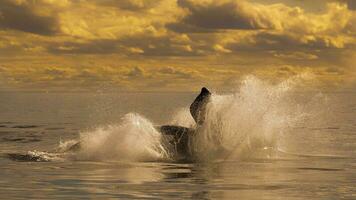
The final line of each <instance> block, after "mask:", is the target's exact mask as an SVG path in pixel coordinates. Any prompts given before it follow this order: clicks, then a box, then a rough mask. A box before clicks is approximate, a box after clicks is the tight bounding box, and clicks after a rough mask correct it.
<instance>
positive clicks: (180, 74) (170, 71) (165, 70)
mask: <svg viewBox="0 0 356 200" xmlns="http://www.w3.org/2000/svg"><path fill="white" fill-rule="evenodd" d="M157 72H158V73H159V74H160V75H164V76H170V77H172V78H180V79H191V78H193V75H192V74H191V73H189V72H185V71H183V70H180V69H177V68H174V67H162V68H160V69H159V70H158V71H157Z"/></svg>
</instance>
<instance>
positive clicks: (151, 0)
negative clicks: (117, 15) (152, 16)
mask: <svg viewBox="0 0 356 200" xmlns="http://www.w3.org/2000/svg"><path fill="white" fill-rule="evenodd" d="M158 3H160V0H100V1H97V4H98V5H104V6H113V7H118V8H121V9H125V10H133V11H135V10H143V9H149V8H152V7H155V6H156V5H157V4H158Z"/></svg>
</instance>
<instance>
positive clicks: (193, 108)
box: [190, 87, 211, 124]
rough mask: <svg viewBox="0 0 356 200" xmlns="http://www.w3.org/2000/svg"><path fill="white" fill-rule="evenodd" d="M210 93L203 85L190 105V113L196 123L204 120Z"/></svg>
mask: <svg viewBox="0 0 356 200" xmlns="http://www.w3.org/2000/svg"><path fill="white" fill-rule="evenodd" d="M210 96H211V93H210V92H209V90H208V89H206V88H205V87H203V88H202V89H201V92H200V94H199V95H198V96H197V97H196V98H195V100H194V102H193V103H192V104H191V105H190V114H191V115H192V117H193V119H194V121H195V122H196V123H197V124H202V123H203V122H204V120H205V107H206V104H207V103H208V102H209V99H210Z"/></svg>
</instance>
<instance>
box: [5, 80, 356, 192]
mask: <svg viewBox="0 0 356 200" xmlns="http://www.w3.org/2000/svg"><path fill="white" fill-rule="evenodd" d="M296 84H298V83H296V82H294V81H290V80H288V81H286V82H282V83H279V84H269V83H266V82H263V81H260V80H258V79H256V78H253V77H249V78H247V79H246V81H245V82H244V83H243V84H242V85H241V86H239V87H236V92H235V93H225V94H218V93H215V94H214V95H213V98H212V101H211V102H210V103H209V107H208V112H207V119H206V120H207V121H206V123H205V124H204V125H203V126H202V127H199V128H198V129H197V137H196V140H195V141H193V142H192V143H191V147H192V149H193V150H194V152H195V155H196V158H197V161H196V162H191V163H184V162H176V161H174V160H172V158H171V157H170V155H169V154H167V151H166V149H165V147H164V146H162V145H161V143H160V135H159V133H157V132H156V130H155V129H154V127H155V126H156V125H160V124H177V125H184V126H186V127H194V126H195V125H194V122H193V120H192V118H191V117H190V115H189V112H188V109H187V108H188V106H189V105H190V103H191V102H192V101H193V100H194V98H195V96H196V95H197V94H194V93H100V92H97V93H16V92H2V93H0V144H1V145H0V154H1V156H0V177H1V179H0V194H1V195H0V196H1V198H4V199H9V198H11V199H28V198H32V199H58V198H61V199H74V198H75V199H88V198H90V199H96V198H120V199H129V198H133V199H157V198H160V199H237V198H239V199H356V187H355V185H356V117H355V116H356V93H340V92H339V93H338V92H329V93H319V92H300V91H297V90H295V89H294V88H295V85H296ZM77 140H80V141H82V143H83V148H82V149H81V150H80V151H79V152H76V153H63V152H62V151H60V150H61V149H65V148H66V145H69V144H70V143H71V141H77ZM9 154H10V155H11V154H13V155H29V156H32V157H31V158H35V159H34V160H30V159H28V157H27V158H23V157H16V158H17V159H10V158H9Z"/></svg>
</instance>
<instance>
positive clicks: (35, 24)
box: [0, 0, 58, 35]
mask: <svg viewBox="0 0 356 200" xmlns="http://www.w3.org/2000/svg"><path fill="white" fill-rule="evenodd" d="M0 29H13V30H18V31H23V32H28V33H34V34H39V35H54V34H55V33H57V31H58V19H57V18H56V17H55V16H46V15H40V14H37V13H36V12H34V10H33V9H31V7H30V6H28V5H27V4H18V3H16V1H10V0H3V1H1V2H0Z"/></svg>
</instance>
